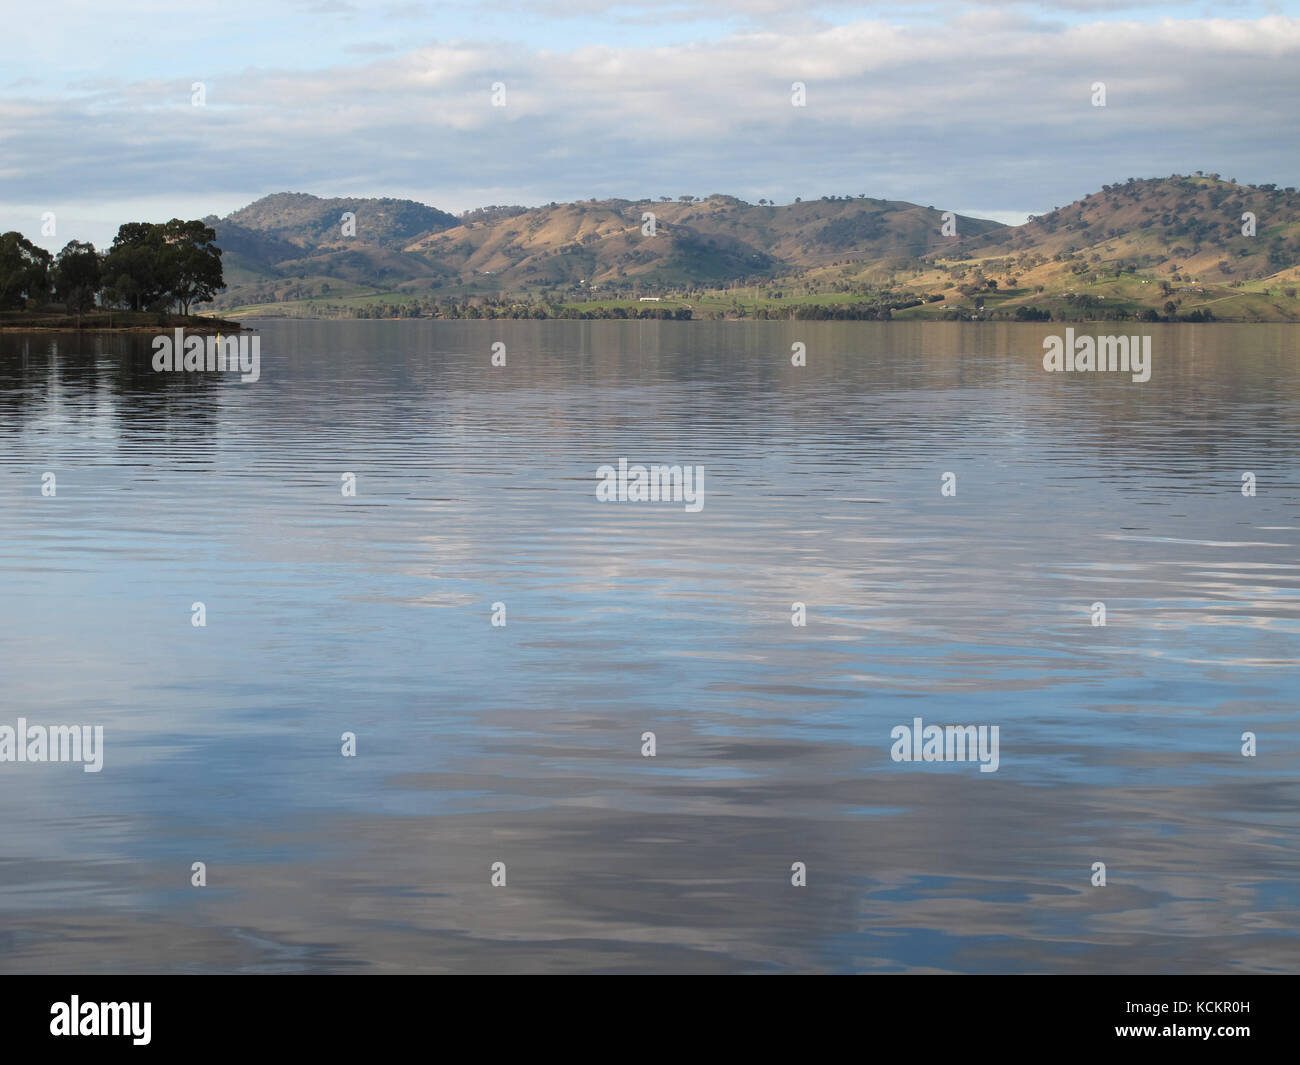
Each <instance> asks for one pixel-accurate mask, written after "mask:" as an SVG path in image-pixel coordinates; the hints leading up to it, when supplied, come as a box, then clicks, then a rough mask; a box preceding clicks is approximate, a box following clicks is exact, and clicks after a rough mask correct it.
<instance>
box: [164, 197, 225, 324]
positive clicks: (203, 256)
mask: <svg viewBox="0 0 1300 1065" xmlns="http://www.w3.org/2000/svg"><path fill="white" fill-rule="evenodd" d="M161 228H162V230H163V254H162V263H161V272H162V282H163V284H164V285H165V287H166V289H167V292H168V293H169V294H170V295H171V298H172V299H173V300H175V301H176V303H177V304H179V305H180V309H181V313H182V314H189V313H190V306H191V305H192V304H194V303H210V302H211V301H212V297H213V296H215V295H216V294H217V293H218V292H219V291H221V289H223V288H225V281H224V279H223V278H222V273H221V249H220V248H218V247H217V245H216V239H217V234H216V231H215V230H213V229H212V227H211V226H205V225H204V224H203V223H202V222H198V221H190V222H184V221H182V220H181V219H179V218H173V219H172V220H171V221H170V222H168V223H167V224H166V225H165V226H163V227H161Z"/></svg>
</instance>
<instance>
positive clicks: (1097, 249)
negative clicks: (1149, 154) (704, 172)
mask: <svg viewBox="0 0 1300 1065" xmlns="http://www.w3.org/2000/svg"><path fill="white" fill-rule="evenodd" d="M1244 216H1252V217H1253V222H1251V223H1250V224H1249V225H1248V224H1247V222H1246V221H1244ZM206 221H208V222H209V224H212V225H213V226H214V228H215V229H216V231H217V243H218V245H219V246H220V247H222V248H223V249H224V250H225V252H226V256H225V264H226V278H227V282H228V286H229V288H228V291H227V292H226V293H225V294H224V295H223V296H222V297H219V299H218V303H217V307H218V308H219V309H220V308H225V309H231V308H239V307H243V306H248V305H265V304H268V303H271V304H273V303H281V302H294V301H298V302H301V301H304V300H312V299H323V298H330V299H338V298H340V297H344V298H346V299H348V300H353V301H355V300H358V299H361V298H363V297H365V296H367V295H373V296H376V297H378V296H380V295H385V294H387V295H391V296H393V297H394V298H400V297H402V295H403V294H409V295H411V296H415V297H422V298H424V299H426V300H427V299H445V298H447V297H449V296H459V297H463V298H475V297H477V296H484V297H494V298H499V297H500V296H502V295H505V294H516V295H518V296H520V297H537V296H539V295H540V296H541V297H543V298H547V299H558V298H566V299H567V298H572V297H573V296H574V295H575V294H589V293H591V292H593V291H600V292H604V293H606V294H607V295H609V296H620V295H621V296H624V297H626V296H629V295H632V294H635V293H641V294H656V293H662V294H673V293H677V294H681V293H686V292H691V291H695V292H697V293H698V292H699V291H702V290H705V289H709V290H722V289H726V288H728V287H734V286H736V285H751V286H752V285H760V284H768V285H773V286H778V287H781V288H787V289H788V288H792V287H795V286H796V285H798V286H801V290H802V291H804V292H805V293H813V294H816V293H819V292H828V291H831V290H849V289H855V288H856V289H860V290H861V291H863V292H866V291H868V290H869V289H871V288H872V287H873V286H875V287H879V286H881V285H891V286H893V287H895V288H899V287H904V288H906V289H908V290H910V291H912V292H913V293H914V295H916V296H917V297H918V298H922V299H923V300H924V301H925V302H931V301H932V300H934V299H939V298H942V300H943V304H944V306H945V308H947V307H948V306H949V305H950V304H954V303H957V302H959V301H961V300H971V299H973V293H972V291H971V290H972V282H973V281H977V282H978V284H979V285H984V284H987V279H989V278H992V277H993V276H994V275H998V277H999V278H1000V281H999V284H998V285H994V286H989V288H991V289H992V288H996V289H998V298H999V299H1005V297H1006V296H1007V294H1008V293H1009V292H1017V293H1020V295H1023V296H1024V300H1023V302H1025V304H1026V305H1027V306H1028V305H1032V304H1034V303H1035V299H1034V297H1050V296H1052V295H1053V294H1062V295H1063V294H1066V293H1073V294H1074V295H1075V296H1076V297H1077V295H1078V290H1079V289H1080V288H1081V285H1082V282H1084V281H1089V282H1092V283H1099V282H1100V280H1101V279H1102V275H1104V274H1106V272H1107V271H1113V272H1114V274H1115V276H1119V274H1120V273H1122V272H1128V273H1132V272H1134V271H1142V272H1144V274H1143V276H1145V277H1146V278H1147V280H1149V281H1154V280H1161V279H1165V278H1167V279H1169V282H1170V284H1173V283H1181V282H1182V281H1184V280H1188V279H1194V280H1195V281H1196V282H1197V283H1202V284H1203V283H1207V282H1208V283H1213V284H1219V285H1225V286H1234V285H1235V286H1240V285H1242V284H1244V283H1245V282H1258V281H1261V280H1268V279H1271V280H1276V281H1277V283H1279V284H1288V283H1293V282H1294V281H1295V280H1296V277H1297V273H1298V272H1300V194H1297V192H1296V190H1295V189H1294V188H1288V189H1280V188H1278V187H1277V186H1275V185H1260V186H1249V185H1238V184H1236V183H1235V182H1234V181H1232V180H1228V181H1224V180H1222V179H1221V178H1220V177H1219V175H1217V174H1210V175H1206V174H1197V175H1194V176H1184V175H1173V176H1171V177H1167V178H1154V179H1143V180H1136V179H1129V180H1128V181H1127V182H1125V183H1122V184H1116V185H1107V186H1103V188H1102V189H1101V190H1100V191H1098V192H1095V193H1090V194H1089V195H1087V196H1084V197H1083V198H1082V199H1080V200H1078V201H1076V202H1075V203H1073V204H1069V205H1067V206H1065V207H1062V208H1057V209H1054V210H1053V211H1051V212H1050V213H1048V214H1046V215H1043V216H1042V217H1039V218H1032V219H1031V220H1030V221H1028V222H1026V223H1025V224H1023V225H1019V226H1007V225H1004V224H1002V223H999V222H995V221H990V220H988V219H980V218H974V217H970V216H966V215H950V214H946V213H945V211H944V209H943V208H942V207H938V206H926V207H923V206H920V205H918V204H914V203H908V202H905V201H896V200H895V201H887V200H880V199H872V198H869V197H866V196H824V197H821V198H820V199H817V200H808V201H799V200H796V201H795V202H794V203H790V204H784V205H780V206H778V205H776V204H770V203H767V202H760V203H758V204H751V203H747V202H745V201H744V200H741V199H738V198H737V197H734V196H727V195H720V194H715V195H712V196H708V197H703V198H696V197H678V198H677V199H676V200H670V199H668V198H667V197H663V198H660V199H658V200H649V199H641V200H626V199H607V200H587V201H579V202H574V203H551V204H547V205H545V206H540V207H523V206H496V205H494V206H491V207H484V208H480V209H477V210H474V211H467V212H465V213H464V214H462V215H461V216H460V217H459V218H458V217H455V216H453V215H451V214H448V213H447V212H445V211H441V210H438V209H437V208H434V207H430V206H428V205H426V204H421V203H417V202H415V201H412V200H401V199H391V198H384V199H364V198H332V199H322V198H319V197H316V196H312V195H308V194H305V193H288V192H286V193H276V194H274V195H270V196H266V197H263V198H262V199H260V200H258V201H256V202H255V203H252V204H249V205H248V206H247V207H244V208H242V209H240V210H238V211H235V212H233V213H232V214H230V215H229V216H227V217H226V218H224V219H208V220H206ZM945 222H947V223H948V225H947V226H945ZM1250 225H1253V226H1254V227H1255V228H1254V231H1253V232H1249V233H1248V232H1243V227H1245V228H1246V229H1249V227H1250ZM345 226H346V228H345ZM954 227H955V233H954V232H953V228H954ZM778 282H779V283H780V284H779V285H778ZM792 283H793V284H792ZM976 287H978V286H976ZM1166 287H1168V286H1161V290H1162V294H1164V295H1168V293H1167V292H1165V291H1164V289H1165V288H1166ZM1021 288H1023V289H1024V291H1023V292H1020V290H1021ZM1099 291H1100V290H1099ZM1144 295H1145V294H1144ZM990 298H992V297H990ZM1098 298H1099V299H1100V298H1102V297H1101V296H1100V295H1099V296H1098ZM979 302H980V303H984V302H985V300H984V299H981V300H980V301H979ZM1037 302H1040V303H1041V302H1043V300H1038V301H1037ZM963 305H964V304H963Z"/></svg>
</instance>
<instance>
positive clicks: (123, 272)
mask: <svg viewBox="0 0 1300 1065" xmlns="http://www.w3.org/2000/svg"><path fill="white" fill-rule="evenodd" d="M162 260H163V227H162V226H160V225H155V224H154V223H151V222H127V223H125V224H123V225H121V226H119V227H118V230H117V236H116V237H114V238H113V244H112V247H110V248H109V249H108V254H107V255H106V256H105V257H104V269H103V273H102V276H101V280H102V282H103V284H104V287H105V289H106V290H107V294H108V296H109V298H111V299H112V300H114V301H115V302H118V303H124V304H126V305H128V306H129V307H130V308H131V309H132V310H133V311H142V310H149V309H150V308H151V307H156V306H157V305H159V304H160V303H161V302H162V300H163V299H164V298H165V297H166V296H167V295H168V292H167V286H166V282H165V279H164V277H163V271H162Z"/></svg>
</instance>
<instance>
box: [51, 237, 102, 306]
mask: <svg viewBox="0 0 1300 1065" xmlns="http://www.w3.org/2000/svg"><path fill="white" fill-rule="evenodd" d="M99 269H100V263H99V256H98V255H97V254H96V253H95V245H93V244H90V243H86V242H83V241H80V240H70V241H68V243H67V244H65V245H64V246H63V250H62V251H61V252H59V255H58V258H57V259H56V260H55V263H54V293H55V295H56V296H58V298H59V299H61V300H62V301H63V304H64V306H65V307H67V309H68V310H70V311H76V312H77V315H78V316H80V315H81V314H82V313H84V312H85V311H88V310H89V309H90V308H91V307H93V306H94V305H95V293H96V292H98V291H99Z"/></svg>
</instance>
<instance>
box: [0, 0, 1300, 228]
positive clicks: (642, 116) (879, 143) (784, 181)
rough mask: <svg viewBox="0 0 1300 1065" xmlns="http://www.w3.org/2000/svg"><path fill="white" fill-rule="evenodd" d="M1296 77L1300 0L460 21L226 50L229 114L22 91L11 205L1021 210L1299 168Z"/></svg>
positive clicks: (200, 210)
mask: <svg viewBox="0 0 1300 1065" xmlns="http://www.w3.org/2000/svg"><path fill="white" fill-rule="evenodd" d="M1297 71H1300V19H1295V18H1289V17H1283V16H1272V17H1265V18H1260V19H1255V20H1250V21H1245V20H1235V21H1234V20H1225V19H1205V20H1196V21H1186V20H1183V21H1179V20H1172V19H1166V20H1162V21H1158V22H1155V23H1150V22H1146V23H1144V22H1113V21H1112V22H1107V23H1090V24H1084V25H1065V24H1061V25H1055V26H1046V25H1044V24H1042V23H1041V22H1039V21H1037V20H1036V19H1035V18H1033V17H1031V16H1029V15H1026V14H1024V13H1020V12H1017V11H1015V10H999V11H988V10H985V11H983V12H982V13H972V12H967V13H965V14H962V15H959V16H958V17H956V18H954V19H953V20H951V21H950V22H949V23H948V24H947V25H946V26H945V27H944V28H943V29H942V30H936V28H935V27H933V26H899V25H893V24H890V23H886V22H883V21H858V22H854V23H851V24H847V25H843V26H827V27H820V26H818V27H810V28H809V29H808V30H806V31H805V32H802V33H799V34H791V33H789V32H784V33H771V32H766V31H755V32H747V33H741V34H732V35H728V36H724V37H720V38H718V39H716V40H711V41H708V42H702V43H697V44H693V45H680V46H660V47H653V46H651V47H629V46H622V47H615V46H609V45H604V46H597V45H586V46H580V47H575V48H572V49H569V50H556V49H548V48H542V47H530V46H526V45H522V44H514V45H506V44H500V43H495V44H487V43H484V42H478V41H447V40H442V41H438V42H435V43H430V44H428V45H426V46H424V47H418V48H413V49H409V50H407V51H404V52H402V53H400V54H396V55H391V56H382V57H379V58H372V57H366V59H365V60H363V61H352V60H347V61H342V62H339V63H338V64H336V65H334V66H331V67H329V68H328V69H322V70H300V69H292V68H288V67H286V68H281V69H272V68H268V67H266V66H260V67H258V66H254V67H250V68H249V69H244V70H239V69H232V70H228V71H226V72H225V73H223V74H221V76H219V77H214V78H212V79H211V80H210V81H209V83H208V85H207V93H208V106H207V107H206V108H194V107H191V106H190V102H189V101H190V80H191V79H190V78H188V77H186V78H176V79H163V78H141V79H138V80H113V79H101V81H100V82H99V83H97V85H96V86H95V87H94V88H93V90H92V89H91V88H90V87H87V88H86V89H85V90H84V91H83V92H82V93H81V94H80V95H77V96H62V97H60V96H48V95H47V96H42V95H39V94H37V93H36V92H34V91H33V90H32V89H30V88H28V89H27V90H26V94H25V95H24V94H23V93H22V92H16V93H11V94H10V95H9V98H8V99H7V100H6V101H5V102H4V103H2V104H0V130H2V131H3V132H0V149H2V150H3V152H4V160H5V169H6V170H7V171H9V172H10V175H11V176H10V177H9V178H8V179H7V182H6V188H7V191H6V193H5V198H6V200H7V201H8V202H9V203H12V204H22V205H24V206H29V205H39V204H44V203H48V204H50V208H51V209H54V208H55V207H56V206H58V205H67V206H69V207H71V208H72V212H73V213H76V214H81V215H90V214H94V213H95V212H94V211H92V210H90V209H89V206H90V205H93V204H95V203H96V202H100V201H103V202H109V201H113V202H116V201H124V200H128V199H133V200H134V199H140V198H144V197H157V198H159V199H160V200H166V202H168V203H169V204H172V205H175V204H177V203H183V202H188V203H190V204H192V205H193V206H192V207H191V209H190V210H189V211H188V212H187V213H189V214H193V215H197V214H204V213H207V212H208V211H210V210H215V209H217V206H218V205H219V204H227V203H230V202H232V201H234V202H243V201H245V200H250V199H252V198H254V197H256V196H258V195H261V194H264V193H267V192H272V191H280V190H284V189H293V190H299V191H312V192H318V193H321V194H350V195H401V194H407V195H413V196H415V197H416V198H418V199H422V200H424V201H425V202H428V203H432V204H434V205H436V206H440V207H444V208H449V209H458V208H461V207H467V206H476V205H479V204H480V203H486V202H490V201H491V202H502V201H503V200H512V201H516V202H545V201H548V200H551V199H572V198H579V197H581V198H586V197H589V196H593V195H598V196H604V195H627V196H639V195H657V194H660V193H663V194H667V195H673V196H676V195H678V194H681V193H684V192H688V191H690V192H693V193H695V194H700V195H704V194H708V193H711V192H734V193H736V194H738V195H743V196H748V197H751V198H755V199H756V198H758V197H759V196H764V197H774V198H776V199H778V200H788V199H792V198H793V197H794V196H796V195H799V196H804V197H805V198H807V197H815V196H818V195H821V194H823V193H837V194H843V193H852V194H856V193H858V192H865V193H867V194H868V195H872V196H884V197H889V198H899V199H909V200H912V201H915V202H920V203H923V204H929V203H934V204H937V205H953V204H959V203H981V204H984V205H986V212H985V213H986V214H998V213H1002V212H1008V213H1011V214H1013V215H1016V216H1022V215H1023V214H1024V213H1026V212H1034V213H1037V212H1040V211H1042V210H1045V209H1048V208H1050V207H1051V206H1052V205H1053V204H1057V203H1065V202H1068V201H1069V200H1071V199H1073V198H1075V197H1077V196H1078V195H1081V194H1082V193H1084V192H1088V191H1092V190H1094V189H1096V188H1097V187H1099V186H1100V185H1101V184H1102V183H1108V182H1113V181H1121V180H1123V179H1125V178H1127V177H1129V176H1143V175H1156V174H1167V173H1170V172H1172V171H1175V170H1177V171H1182V172H1186V171H1190V170H1194V169H1205V170H1217V171H1222V172H1224V173H1225V174H1229V173H1230V174H1232V175H1233V176H1237V177H1239V178H1240V179H1241V180H1243V181H1250V180H1254V181H1276V182H1278V183H1279V184H1284V185H1290V184H1295V183H1296V175H1295V168H1296V162H1297V150H1296V144H1297V143H1298V142H1300V138H1297V135H1296V134H1297V129H1296V126H1297V113H1296V110H1295V100H1296V98H1297V91H1296V90H1297V88H1300V84H1298V82H1300V77H1298V75H1297ZM796 80H798V81H804V82H806V83H807V87H808V105H807V106H806V107H803V108H796V107H792V106H791V105H790V84H791V82H792V81H796ZM494 81H503V82H505V84H506V86H507V106H506V107H504V108H497V107H493V106H491V102H490V96H489V92H490V86H491V84H492V83H493V82H494ZM1095 81H1104V82H1105V83H1106V85H1107V96H1108V101H1107V104H1108V106H1107V107H1105V108H1094V107H1092V106H1091V103H1090V96H1091V85H1092V83H1093V82H1095ZM489 189H491V190H494V191H492V192H491V193H490V194H488V193H487V190H489ZM7 213H11V212H7V211H5V210H4V205H0V218H4V217H5V214H7ZM0 224H4V223H0ZM60 236H62V233H61V234H60Z"/></svg>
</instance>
